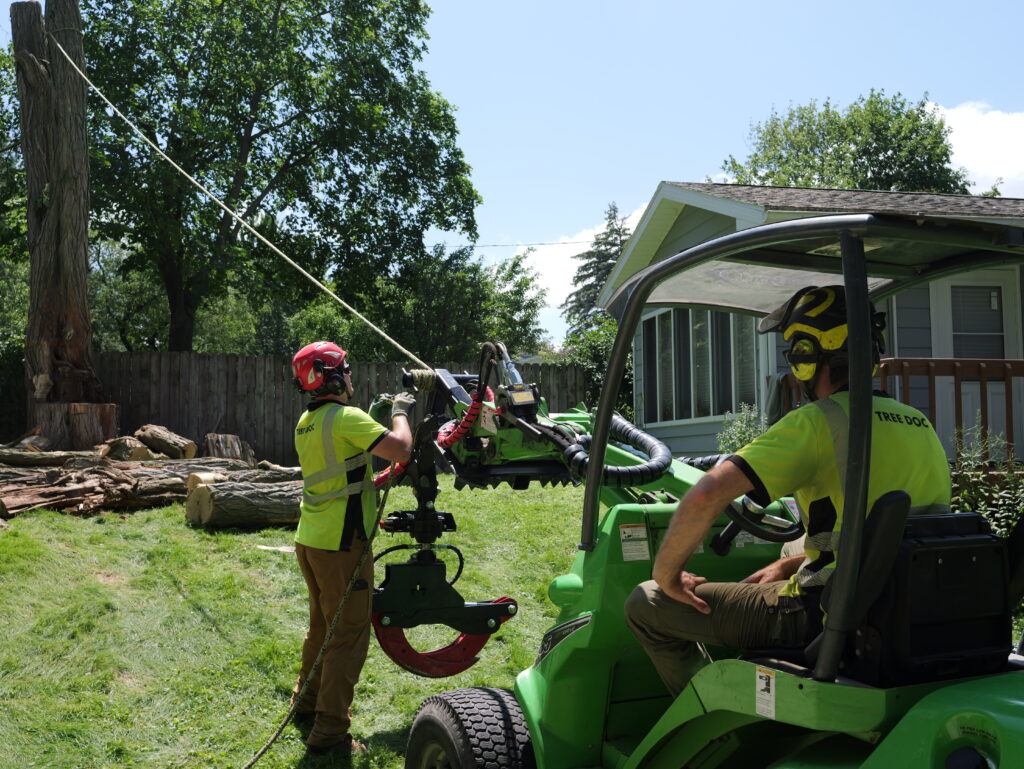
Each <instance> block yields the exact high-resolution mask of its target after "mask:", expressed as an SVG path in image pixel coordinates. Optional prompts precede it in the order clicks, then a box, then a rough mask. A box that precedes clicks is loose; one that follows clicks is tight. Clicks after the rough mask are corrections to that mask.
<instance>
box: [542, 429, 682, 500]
mask: <svg viewBox="0 0 1024 769" xmlns="http://www.w3.org/2000/svg"><path fill="white" fill-rule="evenodd" d="M610 437H611V438H612V440H615V441H618V442H620V443H624V444H626V445H627V446H629V447H630V448H633V449H636V450H637V451H640V452H642V453H643V454H646V455H647V456H648V457H649V458H648V459H647V461H646V462H643V463H642V464H639V465H622V466H620V465H605V466H604V478H603V480H602V483H603V484H604V485H606V486H643V485H645V484H648V483H651V482H652V481H655V480H657V479H658V478H660V477H661V476H662V475H663V474H664V472H665V471H666V470H667V469H668V467H669V465H670V464H672V452H670V451H669V450H668V446H666V445H665V444H664V443H662V442H661V441H659V440H658V439H657V438H655V437H654V436H653V435H649V434H648V433H645V432H644V431H643V430H641V429H640V428H639V427H636V426H635V425H633V424H632V423H630V422H629V421H628V420H626V419H624V418H623V417H621V416H619V415H618V414H612V424H611V433H610ZM589 445H590V436H589V435H585V436H580V439H579V440H578V441H577V442H576V443H573V444H572V445H570V446H568V447H567V448H566V449H565V450H564V451H563V452H562V453H563V456H564V457H565V462H566V464H567V465H568V466H569V469H570V470H572V471H573V472H574V473H576V474H577V475H580V476H584V475H586V474H587V467H589V465H590V454H588V453H587V447H588V446H589Z"/></svg>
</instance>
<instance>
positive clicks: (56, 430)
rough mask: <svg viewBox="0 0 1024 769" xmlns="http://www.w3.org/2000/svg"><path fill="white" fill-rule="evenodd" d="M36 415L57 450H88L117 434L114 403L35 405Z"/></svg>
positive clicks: (40, 428)
mask: <svg viewBox="0 0 1024 769" xmlns="http://www.w3.org/2000/svg"><path fill="white" fill-rule="evenodd" d="M35 415H36V420H37V422H38V429H39V432H40V434H42V435H44V436H46V437H47V438H48V439H49V441H50V448H52V449H56V450H61V449H71V450H72V451H82V450H88V449H91V448H92V447H93V446H96V445H97V444H100V443H103V441H105V440H107V439H109V438H113V437H114V436H116V435H117V432H118V430H117V404H116V403H36V404H35Z"/></svg>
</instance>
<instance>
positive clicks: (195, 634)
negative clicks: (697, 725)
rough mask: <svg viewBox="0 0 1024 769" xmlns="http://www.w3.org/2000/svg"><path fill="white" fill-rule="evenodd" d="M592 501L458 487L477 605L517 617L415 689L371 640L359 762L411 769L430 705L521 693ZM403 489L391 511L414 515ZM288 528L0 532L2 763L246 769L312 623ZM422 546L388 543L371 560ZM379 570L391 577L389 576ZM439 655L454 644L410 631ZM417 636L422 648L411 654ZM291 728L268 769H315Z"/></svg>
mask: <svg viewBox="0 0 1024 769" xmlns="http://www.w3.org/2000/svg"><path fill="white" fill-rule="evenodd" d="M582 500H583V490H582V488H575V489H573V488H554V489H552V488H544V489H542V488H540V487H539V486H537V485H536V484H534V485H533V486H531V488H530V489H529V490H527V491H520V492H513V491H511V490H510V489H509V488H508V487H507V486H506V487H502V488H500V489H495V490H490V491H469V490H465V491H461V492H455V491H452V489H451V483H450V480H447V479H443V480H442V493H441V495H440V497H439V499H438V507H439V509H442V510H448V511H449V512H452V513H454V514H455V516H456V518H457V520H458V525H459V531H458V532H456V533H452V534H447V535H445V538H444V539H443V540H442V541H444V542H448V543H451V544H456V545H459V546H460V547H461V548H462V549H463V551H464V552H465V553H466V557H467V566H466V571H465V574H464V575H463V577H462V579H461V580H460V581H459V583H458V585H457V586H458V588H459V589H460V591H461V592H462V594H463V596H464V597H465V598H466V599H467V600H489V599H492V598H497V597H499V596H502V595H510V596H513V597H514V598H516V599H517V600H518V601H519V606H520V612H519V615H518V616H517V617H516V618H514V619H513V620H512V621H511V622H508V623H506V624H505V625H504V626H503V628H502V630H501V631H500V632H499V633H498V634H497V636H495V638H494V639H492V640H491V641H490V642H489V643H488V644H487V646H486V647H484V650H483V652H482V654H481V657H482V659H481V661H480V662H479V663H478V664H477V665H475V666H474V667H473V668H471V669H470V670H468V671H467V672H465V673H462V674H461V675H458V676H455V677H452V678H448V679H440V680H436V679H435V680H430V679H424V678H418V677H416V676H413V675H412V674H409V673H406V672H405V671H403V670H401V669H399V668H398V667H397V666H396V665H394V664H393V663H392V662H391V661H390V660H389V659H388V658H387V657H385V656H384V654H383V653H381V652H380V650H379V648H377V647H376V642H375V641H372V642H371V650H370V657H369V660H368V662H367V665H366V667H365V668H364V670H363V676H362V680H361V682H360V685H359V688H358V689H357V692H356V701H355V704H354V707H353V711H354V724H353V729H354V731H355V733H356V735H357V736H358V737H359V738H360V739H361V740H362V741H364V742H366V743H367V744H368V745H369V747H370V752H369V754H368V755H367V756H366V757H365V758H360V759H358V760H357V761H356V762H355V763H356V766H363V767H370V766H372V767H399V766H401V765H402V753H403V750H404V746H405V740H406V736H407V733H408V729H409V726H410V724H411V722H412V718H413V715H414V714H415V711H416V709H417V707H418V706H419V704H420V702H421V701H422V700H423V699H424V698H426V697H428V696H429V695H431V694H433V693H436V692H439V691H443V690H446V689H451V688H456V687H460V686H476V685H492V686H511V685H512V682H513V680H514V678H515V675H516V674H517V673H518V672H519V671H520V670H522V669H523V668H525V667H527V666H528V665H530V664H531V663H532V661H533V657H534V655H535V654H536V650H537V647H538V645H539V642H540V638H541V635H542V634H543V632H544V629H545V628H546V627H547V626H548V625H549V624H550V623H551V620H552V617H553V616H554V612H553V608H552V607H551V606H550V604H549V603H548V602H547V598H546V591H547V585H548V582H549V581H550V579H551V577H552V576H554V575H557V574H560V573H563V572H565V571H566V570H567V569H568V567H569V564H570V563H571V561H572V558H573V557H574V555H575V552H576V550H575V545H576V543H577V542H578V541H579V519H580V510H581V508H582ZM413 506H414V504H413V501H412V495H411V494H410V493H409V492H408V491H407V490H405V489H398V490H396V491H393V492H392V495H391V498H390V500H389V502H388V505H387V510H389V511H390V510H396V509H412V508H413ZM292 537H293V533H292V532H291V531H287V530H280V529H278V530H268V531H261V532H246V533H241V532H227V533H225V532H218V533H213V532H206V531H203V530H201V529H194V528H191V527H189V526H188V525H186V523H185V519H184V510H183V507H182V506H181V505H174V506H171V507H167V508H163V509H159V510H149V511H142V512H137V513H134V514H130V515H123V514H104V515H100V516H98V517H94V518H88V519H80V518H74V517H70V516H63V515H59V514H56V513H52V512H47V511H35V512H31V513H26V514H23V515H20V516H18V517H17V518H15V519H13V520H12V521H10V529H9V530H7V531H3V532H0V766H2V767H8V766H10V767H15V766H17V767H60V768H61V769H72V768H75V769H79V768H80V769H102V768H104V767H190V768H191V767H195V768H196V769H198V768H199V767H202V768H203V769H207V768H208V767H240V766H242V765H244V764H245V763H246V761H248V760H249V758H250V757H251V756H252V754H253V753H254V752H255V751H256V750H257V749H258V748H259V747H260V746H261V745H262V744H263V743H264V742H265V740H266V739H267V738H268V737H269V736H270V735H271V734H272V733H273V731H274V729H275V728H276V726H277V724H278V723H279V722H280V720H281V718H282V717H283V716H284V714H285V712H286V711H287V706H288V696H289V693H290V690H291V686H292V684H293V682H294V678H295V676H296V674H297V671H298V660H299V648H300V644H301V640H302V635H303V633H304V630H305V622H306V616H307V615H306V597H305V585H304V583H303V581H302V577H301V575H300V574H299V571H298V567H297V565H296V563H295V556H294V554H292V553H286V552H280V551H277V550H268V549H261V548H260V547H259V546H260V545H263V546H268V547H279V546H282V545H290V544H291V542H292ZM408 541H411V540H410V539H409V538H408V537H404V536H403V537H401V538H400V537H395V538H394V539H391V538H390V537H389V536H388V535H381V536H380V537H378V540H377V543H376V549H377V550H378V551H379V550H382V549H383V548H384V547H385V546H387V545H390V544H398V543H400V542H408ZM378 573H381V572H380V570H378ZM410 637H412V638H413V642H414V645H417V646H418V647H419V648H434V647H436V646H439V645H441V644H442V643H445V642H447V641H448V640H451V639H452V638H454V631H447V630H446V632H445V633H437V632H428V633H418V634H414V633H412V632H411V633H410ZM417 641H418V642H419V643H417ZM303 749H304V746H303V744H302V742H301V734H300V733H299V732H298V731H297V730H296V729H295V727H294V726H289V727H288V728H287V729H286V730H285V732H284V733H283V734H282V735H281V737H280V738H279V740H278V742H277V744H276V745H274V747H273V748H271V751H270V753H269V754H268V755H266V756H265V757H264V758H263V759H262V761H261V762H260V764H259V766H260V767H267V768H268V769H269V768H270V767H295V766H297V765H298V766H303V767H310V769H313V768H314V767H318V766H329V765H331V762H330V761H329V760H327V759H319V760H316V761H312V760H311V761H306V762H303V761H301V757H302V753H303Z"/></svg>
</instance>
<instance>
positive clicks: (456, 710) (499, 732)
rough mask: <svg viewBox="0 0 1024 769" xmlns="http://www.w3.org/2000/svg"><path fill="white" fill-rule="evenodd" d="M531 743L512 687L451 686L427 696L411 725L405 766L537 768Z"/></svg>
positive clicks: (435, 768)
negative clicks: (447, 689)
mask: <svg viewBox="0 0 1024 769" xmlns="http://www.w3.org/2000/svg"><path fill="white" fill-rule="evenodd" d="M535 766H536V763H535V761H534V758H533V746H532V745H531V744H530V733H529V731H527V728H526V721H525V720H524V719H523V711H522V709H521V708H520V707H519V703H518V702H516V698H515V695H514V694H513V693H512V692H511V691H509V690H508V689H493V688H490V687H483V686H480V687H476V688H473V689H453V690H452V691H449V692H444V693H443V694H435V695H434V696H433V697H430V698H429V699H427V700H426V701H425V702H424V703H423V704H422V705H421V706H420V709H419V711H418V712H417V713H416V718H415V720H413V722H412V729H410V730H409V742H408V744H407V745H406V751H405V769H534V767H535Z"/></svg>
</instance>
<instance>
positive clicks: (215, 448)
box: [203, 433, 256, 467]
mask: <svg viewBox="0 0 1024 769" xmlns="http://www.w3.org/2000/svg"><path fill="white" fill-rule="evenodd" d="M203 454H204V455H205V456H208V457H225V458H228V459H241V460H242V461H243V462H246V463H247V464H248V465H249V467H255V466H256V452H255V451H253V450H252V446H250V445H249V444H248V443H246V442H245V441H243V440H242V439H241V438H239V437H238V436H237V435H224V434H221V433H207V434H206V437H205V438H203Z"/></svg>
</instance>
